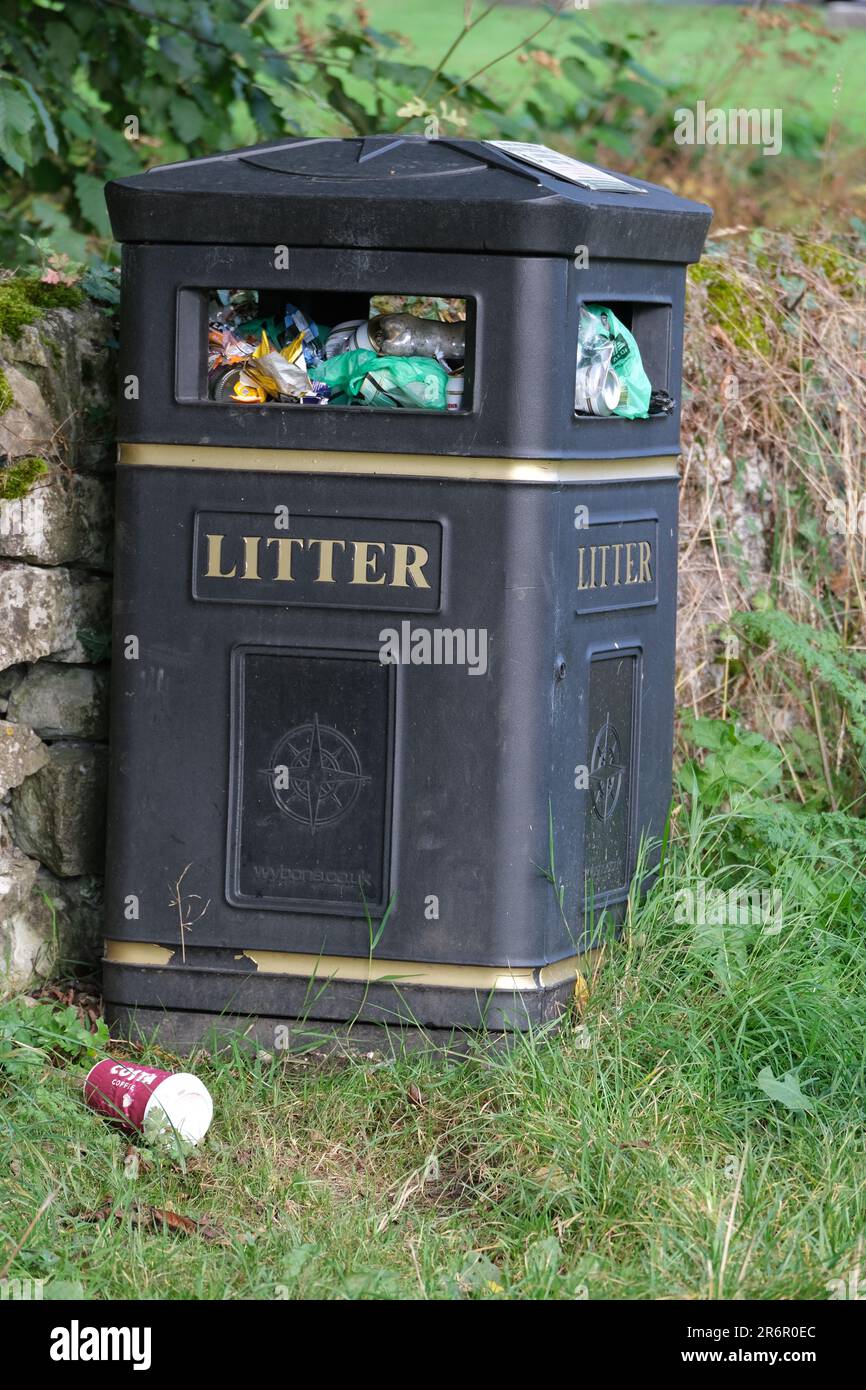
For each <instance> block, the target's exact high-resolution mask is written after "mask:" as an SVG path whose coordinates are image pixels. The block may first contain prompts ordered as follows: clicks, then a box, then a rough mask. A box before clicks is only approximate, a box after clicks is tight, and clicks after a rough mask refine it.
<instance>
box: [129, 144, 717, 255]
mask: <svg viewBox="0 0 866 1390" xmlns="http://www.w3.org/2000/svg"><path fill="white" fill-rule="evenodd" d="M519 148H520V150H521V153H520V157H518V156H517V154H516V153H515V146H514V145H513V144H511V143H510V142H503V143H502V144H498V143H493V142H490V141H482V140H450V139H437V140H430V139H427V138H426V137H425V136H423V135H407V136H398V135H375V136H366V137H362V136H358V137H355V138H352V139H345V140H340V139H330V138H321V139H294V140H284V141H281V142H280V143H271V144H264V145H252V146H249V147H248V148H245V149H241V150H233V151H231V152H229V153H227V154H218V155H212V156H209V157H207V158H205V159H191V160H187V161H185V162H184V163H182V164H163V165H157V166H156V167H154V168H153V169H149V170H148V171H147V172H146V173H143V174H136V175H134V176H132V177H130V178H122V179H115V180H113V182H111V183H109V184H108V185H107V187H106V200H107V203H108V211H109V214H110V217H111V225H112V229H113V231H114V235H115V237H116V238H117V240H118V241H122V242H163V243H164V242H180V243H184V244H190V243H206V244H211V245H221V246H225V245H237V246H261V245H289V246H334V247H336V246H340V247H348V248H353V249H368V250H374V249H400V250H425V251H431V250H436V251H465V252H474V253H476V254H477V253H479V252H500V253H507V254H510V255H521V254H530V255H559V256H561V255H574V254H575V250H576V248H577V247H579V246H586V247H587V248H588V251H589V255H590V256H593V255H595V256H599V257H604V258H613V259H619V260H630V261H631V260H635V261H641V260H655V261H676V262H679V263H681V264H683V263H686V262H690V261H696V260H698V259H699V257H700V254H701V250H702V248H703V244H704V238H705V236H706V233H707V228H708V226H709V223H710V218H711V216H712V213H711V210H710V209H709V208H708V207H706V206H704V205H703V204H702V203H693V202H689V201H688V200H687V199H685V198H679V197H677V196H676V195H675V194H673V193H670V192H669V191H668V190H667V189H666V188H661V187H659V186H658V185H657V184H652V183H645V182H644V181H643V180H641V179H636V178H632V177H631V175H628V176H625V175H616V174H613V175H611V174H610V171H606V170H602V169H601V168H597V167H595V166H589V165H583V166H578V169H577V172H575V170H574V169H571V170H570V171H569V172H570V175H571V176H570V177H565V176H564V175H563V172H562V171H563V168H564V167H565V168H567V166H568V161H564V162H563V161H562V159H561V157H559V156H557V155H556V153H555V152H554V151H548V155H549V156H552V158H546V157H545V156H544V155H543V154H542V155H540V156H537V157H536V158H537V161H540V162H535V163H532V162H528V160H529V159H531V158H532V156H531V154H530V155H527V154H526V151H527V150H530V151H531V150H533V149H534V150H536V151H541V150H543V147H542V146H521V147H519ZM581 170H583V171H584V172H583V174H582V178H581V181H580V182H576V181H574V180H575V179H576V178H578V177H580V175H581ZM593 175H596V176H597V177H593ZM605 175H608V177H605ZM614 184H616V185H618V186H612V185H614ZM588 185H591V186H588Z"/></svg>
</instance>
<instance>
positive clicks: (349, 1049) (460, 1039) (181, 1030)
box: [105, 1004, 565, 1058]
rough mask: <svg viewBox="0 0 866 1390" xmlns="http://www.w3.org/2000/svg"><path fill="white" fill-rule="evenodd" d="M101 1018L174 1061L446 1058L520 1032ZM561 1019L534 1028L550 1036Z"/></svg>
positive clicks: (178, 1013) (119, 1034)
mask: <svg viewBox="0 0 866 1390" xmlns="http://www.w3.org/2000/svg"><path fill="white" fill-rule="evenodd" d="M105 1012H106V1019H107V1021H108V1025H109V1029H110V1032H111V1037H112V1039H113V1040H114V1041H117V1042H134V1043H147V1044H154V1043H156V1044H158V1045H159V1047H161V1048H164V1049H165V1051H167V1052H172V1053H175V1054H176V1055H177V1056H181V1057H183V1056H188V1055H189V1054H190V1053H192V1052H207V1053H214V1054H216V1053H220V1052H226V1051H228V1050H229V1049H231V1048H233V1047H236V1046H240V1047H242V1048H243V1049H244V1050H245V1051H249V1052H259V1051H265V1052H269V1053H272V1054H273V1055H274V1056H277V1057H279V1056H282V1057H287V1058H288V1057H302V1056H316V1055H323V1054H331V1055H339V1054H341V1053H342V1054H353V1055H357V1054H363V1053H376V1054H377V1055H381V1056H383V1057H385V1058H390V1057H400V1056H402V1055H404V1054H406V1053H409V1052H429V1053H431V1054H434V1055H438V1056H442V1057H446V1056H450V1057H469V1056H472V1055H477V1054H478V1053H479V1052H484V1051H490V1050H491V1049H497V1050H501V1049H506V1048H508V1047H510V1046H514V1045H515V1044H516V1043H517V1041H518V1039H519V1038H520V1037H525V1036H526V1035H525V1033H520V1032H516V1031H514V1030H513V1029H512V1030H501V1029H500V1030H497V1031H494V1030H491V1029H485V1030H480V1029H479V1030H475V1031H471V1030H468V1029H460V1028H434V1027H431V1028H422V1027H415V1026H411V1025H409V1024H385V1023H334V1022H332V1021H330V1020H323V1021H321V1022H319V1021H317V1020H315V1019H282V1018H265V1017H262V1016H261V1015H257V1016H253V1017H250V1018H244V1017H242V1016H241V1015H229V1014H222V1015H221V1014H211V1013H194V1012H191V1011H188V1010H165V1009H142V1008H136V1007H132V1006H128V1005H126V1004H107V1005H106V1010H105ZM564 1016H565V1005H564V1006H563V1009H562V1012H561V1014H560V1017H559V1019H558V1020H554V1021H553V1022H551V1023H547V1024H544V1025H543V1026H542V1028H541V1029H540V1030H539V1031H540V1032H543V1033H544V1034H545V1035H546V1036H549V1035H550V1034H551V1033H553V1032H556V1031H557V1029H558V1028H559V1026H560V1023H561V1021H562V1018H563V1017H564Z"/></svg>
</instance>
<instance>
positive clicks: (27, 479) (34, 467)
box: [0, 457, 48, 502]
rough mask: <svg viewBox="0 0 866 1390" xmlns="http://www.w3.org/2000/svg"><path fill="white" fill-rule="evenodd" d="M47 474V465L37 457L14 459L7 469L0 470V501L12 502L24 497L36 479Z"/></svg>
mask: <svg viewBox="0 0 866 1390" xmlns="http://www.w3.org/2000/svg"><path fill="white" fill-rule="evenodd" d="M47 472H48V464H47V463H46V462H45V460H44V459H41V458H37V457H30V458H23V459H16V460H15V462H14V463H10V464H9V466H8V468H0V501H2V502H14V501H17V500H18V499H19V498H21V497H26V496H27V494H28V492H29V491H30V489H31V488H32V486H33V484H34V483H35V482H36V479H37V478H41V477H43V476H44V475H45V474H46V473H47Z"/></svg>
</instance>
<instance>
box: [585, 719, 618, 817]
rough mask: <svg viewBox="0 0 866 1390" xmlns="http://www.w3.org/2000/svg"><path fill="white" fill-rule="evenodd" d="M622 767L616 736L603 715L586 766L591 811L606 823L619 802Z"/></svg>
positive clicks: (615, 732)
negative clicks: (587, 766)
mask: <svg viewBox="0 0 866 1390" xmlns="http://www.w3.org/2000/svg"><path fill="white" fill-rule="evenodd" d="M624 772H625V766H624V764H623V760H622V747H621V745H620V741H619V734H618V733H617V731H616V729H615V728H614V726H613V725H612V724H611V722H610V716H609V715H606V716H605V720H604V723H603V724H602V726H601V728H600V729H599V731H598V733H597V734H596V736H595V743H594V744H593V745H592V758H591V760H590V765H589V787H590V796H591V798H592V802H591V804H592V809H593V811H594V812H595V814H596V815H597V816H598V818H599V820H602V821H604V820H610V818H611V816H612V815H613V813H614V811H615V810H616V808H617V805H618V803H619V798H620V793H621V792H622V778H623V773H624Z"/></svg>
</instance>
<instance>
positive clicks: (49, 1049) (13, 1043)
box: [0, 998, 108, 1079]
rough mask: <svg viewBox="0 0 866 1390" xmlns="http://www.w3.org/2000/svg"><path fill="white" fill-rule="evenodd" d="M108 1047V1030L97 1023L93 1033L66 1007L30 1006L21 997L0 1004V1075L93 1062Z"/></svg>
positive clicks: (76, 1014) (29, 1003) (21, 1074)
mask: <svg viewBox="0 0 866 1390" xmlns="http://www.w3.org/2000/svg"><path fill="white" fill-rule="evenodd" d="M107 1045H108V1028H107V1026H106V1024H105V1023H104V1022H103V1021H102V1020H100V1022H99V1024H98V1026H97V1028H96V1031H95V1032H93V1031H91V1029H90V1028H89V1027H88V1026H87V1024H85V1023H82V1021H81V1018H80V1017H79V1014H78V1010H77V1009H76V1008H74V1007H73V1005H71V1004H69V1005H68V1006H67V1007H66V1008H64V1009H61V1008H58V1007H57V1005H56V1004H51V1003H44V1004H34V1003H32V1001H28V1000H27V999H24V998H17V999H11V1000H9V1001H8V1002H7V1003H5V1004H0V1076H2V1075H4V1074H5V1075H6V1076H7V1077H10V1078H12V1079H15V1078H21V1077H26V1076H28V1075H30V1073H31V1071H32V1069H33V1068H36V1067H41V1066H45V1064H46V1063H50V1062H64V1063H69V1062H75V1063H78V1062H85V1061H87V1062H91V1063H92V1062H93V1061H94V1060H95V1059H96V1057H97V1056H98V1055H99V1053H100V1052H104V1051H105V1048H106V1047H107Z"/></svg>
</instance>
